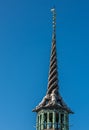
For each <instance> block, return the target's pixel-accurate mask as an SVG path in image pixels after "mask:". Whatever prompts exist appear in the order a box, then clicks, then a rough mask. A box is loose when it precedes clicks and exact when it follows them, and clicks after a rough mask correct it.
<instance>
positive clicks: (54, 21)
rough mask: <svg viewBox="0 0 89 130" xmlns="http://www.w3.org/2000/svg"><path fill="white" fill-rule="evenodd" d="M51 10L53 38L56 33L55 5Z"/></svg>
mask: <svg viewBox="0 0 89 130" xmlns="http://www.w3.org/2000/svg"><path fill="white" fill-rule="evenodd" d="M51 12H52V13H53V22H52V24H53V38H54V37H55V35H56V9H55V7H53V8H52V9H51Z"/></svg>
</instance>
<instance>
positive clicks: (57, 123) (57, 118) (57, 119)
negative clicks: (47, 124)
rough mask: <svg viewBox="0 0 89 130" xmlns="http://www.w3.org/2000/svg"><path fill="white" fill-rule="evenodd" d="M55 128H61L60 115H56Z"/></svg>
mask: <svg viewBox="0 0 89 130" xmlns="http://www.w3.org/2000/svg"><path fill="white" fill-rule="evenodd" d="M55 128H57V129H58V128H59V113H56V123H55Z"/></svg>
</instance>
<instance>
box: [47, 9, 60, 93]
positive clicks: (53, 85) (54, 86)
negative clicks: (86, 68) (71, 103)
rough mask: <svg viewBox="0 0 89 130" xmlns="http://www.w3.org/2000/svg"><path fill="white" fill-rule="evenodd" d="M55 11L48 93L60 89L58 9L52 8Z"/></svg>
mask: <svg viewBox="0 0 89 130" xmlns="http://www.w3.org/2000/svg"><path fill="white" fill-rule="evenodd" d="M51 12H52V13H53V22H52V23H53V33H52V49H51V57H50V69H49V77H48V90H47V94H51V93H52V92H53V91H55V92H57V90H58V72H57V54H56V10H55V8H53V9H51Z"/></svg>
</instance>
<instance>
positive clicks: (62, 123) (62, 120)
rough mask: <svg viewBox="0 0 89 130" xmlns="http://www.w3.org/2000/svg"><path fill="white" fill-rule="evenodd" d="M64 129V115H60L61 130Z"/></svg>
mask: <svg viewBox="0 0 89 130" xmlns="http://www.w3.org/2000/svg"><path fill="white" fill-rule="evenodd" d="M63 128H64V114H61V130H63Z"/></svg>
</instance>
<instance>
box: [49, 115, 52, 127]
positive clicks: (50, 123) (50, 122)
mask: <svg viewBox="0 0 89 130" xmlns="http://www.w3.org/2000/svg"><path fill="white" fill-rule="evenodd" d="M52 120H53V114H52V113H49V128H52Z"/></svg>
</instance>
